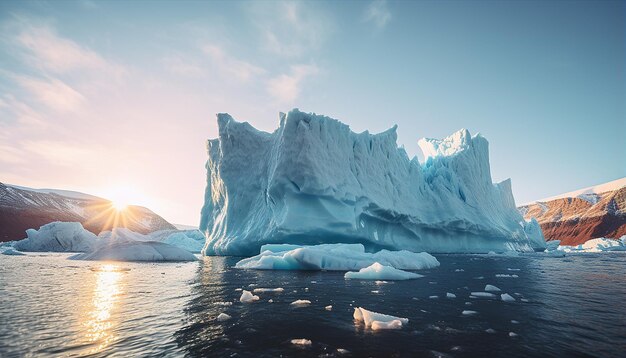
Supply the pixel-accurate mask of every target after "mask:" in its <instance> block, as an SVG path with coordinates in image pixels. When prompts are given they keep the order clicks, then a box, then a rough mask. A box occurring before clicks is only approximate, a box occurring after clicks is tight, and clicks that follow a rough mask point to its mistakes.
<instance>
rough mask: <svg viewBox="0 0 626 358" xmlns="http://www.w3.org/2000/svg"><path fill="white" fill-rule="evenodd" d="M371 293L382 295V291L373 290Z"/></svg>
mask: <svg viewBox="0 0 626 358" xmlns="http://www.w3.org/2000/svg"><path fill="white" fill-rule="evenodd" d="M371 292H372V293H380V291H379V290H373V291H371Z"/></svg>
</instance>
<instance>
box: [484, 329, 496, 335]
mask: <svg viewBox="0 0 626 358" xmlns="http://www.w3.org/2000/svg"><path fill="white" fill-rule="evenodd" d="M485 332H487V333H491V334H493V333H496V330H495V329H493V328H487V329H486V330H485Z"/></svg>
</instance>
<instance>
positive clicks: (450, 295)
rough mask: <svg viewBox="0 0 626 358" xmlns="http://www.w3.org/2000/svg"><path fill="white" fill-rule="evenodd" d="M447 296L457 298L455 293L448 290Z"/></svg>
mask: <svg viewBox="0 0 626 358" xmlns="http://www.w3.org/2000/svg"><path fill="white" fill-rule="evenodd" d="M446 298H456V295H455V294H454V293H450V292H446Z"/></svg>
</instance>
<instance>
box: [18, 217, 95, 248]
mask: <svg viewBox="0 0 626 358" xmlns="http://www.w3.org/2000/svg"><path fill="white" fill-rule="evenodd" d="M26 235H27V236H28V237H27V238H26V239H24V240H20V241H17V242H16V243H15V244H14V246H13V247H14V248H15V250H18V251H52V252H91V251H93V250H94V249H95V248H96V247H97V244H98V237H97V236H96V235H95V234H93V233H91V232H89V231H87V230H85V229H84V228H83V225H81V223H78V222H61V221H54V222H51V223H49V224H46V225H43V226H42V227H40V228H39V230H35V229H28V230H26Z"/></svg>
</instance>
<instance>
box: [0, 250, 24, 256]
mask: <svg viewBox="0 0 626 358" xmlns="http://www.w3.org/2000/svg"><path fill="white" fill-rule="evenodd" d="M2 254H3V255H7V256H24V255H26V254H25V253H23V252H19V251H15V250H13V249H11V248H8V249H6V250H4V251H2Z"/></svg>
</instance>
